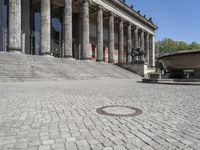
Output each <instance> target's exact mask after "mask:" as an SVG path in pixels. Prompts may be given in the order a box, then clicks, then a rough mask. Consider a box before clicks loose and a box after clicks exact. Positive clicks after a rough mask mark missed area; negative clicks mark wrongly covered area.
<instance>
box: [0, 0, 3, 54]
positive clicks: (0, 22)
mask: <svg viewBox="0 0 200 150" xmlns="http://www.w3.org/2000/svg"><path fill="white" fill-rule="evenodd" d="M2 10H3V0H0V51H3V12H2Z"/></svg>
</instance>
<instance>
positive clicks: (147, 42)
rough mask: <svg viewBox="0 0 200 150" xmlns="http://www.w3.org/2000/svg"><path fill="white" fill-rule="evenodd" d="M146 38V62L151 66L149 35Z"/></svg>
mask: <svg viewBox="0 0 200 150" xmlns="http://www.w3.org/2000/svg"><path fill="white" fill-rule="evenodd" d="M145 36H146V38H145V39H146V41H145V45H146V49H145V56H146V62H147V64H149V33H146V34H145Z"/></svg>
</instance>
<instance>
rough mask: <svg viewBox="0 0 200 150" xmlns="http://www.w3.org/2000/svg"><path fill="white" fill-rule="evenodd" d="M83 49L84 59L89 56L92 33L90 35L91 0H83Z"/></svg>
mask: <svg viewBox="0 0 200 150" xmlns="http://www.w3.org/2000/svg"><path fill="white" fill-rule="evenodd" d="M81 2H82V27H83V30H82V32H83V33H82V50H83V53H82V54H83V59H90V58H89V49H90V39H89V38H90V35H89V1H88V0H82V1H81Z"/></svg>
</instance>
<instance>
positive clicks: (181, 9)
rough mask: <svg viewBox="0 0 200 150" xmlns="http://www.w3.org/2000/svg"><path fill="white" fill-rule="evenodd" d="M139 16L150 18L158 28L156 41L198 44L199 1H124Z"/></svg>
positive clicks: (199, 39)
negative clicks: (168, 40)
mask: <svg viewBox="0 0 200 150" xmlns="http://www.w3.org/2000/svg"><path fill="white" fill-rule="evenodd" d="M126 3H127V4H129V5H131V4H132V5H133V6H134V8H135V10H141V14H142V15H143V14H146V16H147V17H148V18H149V17H152V18H153V22H154V23H155V24H156V25H157V26H158V27H159V29H158V30H157V31H156V40H161V39H163V38H172V39H174V40H180V41H185V42H187V43H191V42H192V41H196V42H198V43H200V8H199V7H200V0H126Z"/></svg>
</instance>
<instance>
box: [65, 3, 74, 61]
mask: <svg viewBox="0 0 200 150" xmlns="http://www.w3.org/2000/svg"><path fill="white" fill-rule="evenodd" d="M64 7H65V10H64V30H65V33H64V57H65V58H72V0H65V6H64Z"/></svg>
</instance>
